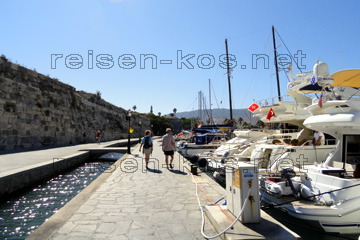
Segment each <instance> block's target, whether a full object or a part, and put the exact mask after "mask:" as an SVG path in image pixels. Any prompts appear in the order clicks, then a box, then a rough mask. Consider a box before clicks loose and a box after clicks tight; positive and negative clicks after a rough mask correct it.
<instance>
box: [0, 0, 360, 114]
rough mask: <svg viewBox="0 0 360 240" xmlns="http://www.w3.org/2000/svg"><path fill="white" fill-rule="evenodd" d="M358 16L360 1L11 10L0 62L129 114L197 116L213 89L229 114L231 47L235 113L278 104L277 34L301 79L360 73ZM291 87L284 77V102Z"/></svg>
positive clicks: (136, 0) (84, 4)
mask: <svg viewBox="0 0 360 240" xmlns="http://www.w3.org/2000/svg"><path fill="white" fill-rule="evenodd" d="M359 9H360V1H357V0H349V1H340V0H339V1H333V0H326V1H322V0H321V1H310V0H304V1H289V0H277V1H270V0H261V1H260V0H256V1H255V0H254V1H243V0H230V1H214V0H206V1H205V0H198V1H193V0H191V1H190V0H182V1H170V0H98V1H97V0H61V1H60V0H52V1H37V0H34V1H25V0H23V1H19V0H13V1H2V4H1V10H2V11H1V12H2V24H1V26H2V34H1V37H0V54H4V55H5V56H6V57H7V58H8V59H9V60H11V61H13V62H15V63H18V64H21V65H23V66H25V67H28V68H30V69H36V70H37V71H38V72H40V73H43V74H45V75H50V77H53V78H57V79H59V80H60V81H61V82H64V83H66V84H70V85H72V86H74V87H75V88H76V89H77V90H83V91H86V92H90V93H96V92H97V91H100V92H101V96H102V98H103V99H105V100H106V101H108V102H110V103H112V104H114V105H116V106H119V107H122V108H124V109H130V108H132V107H133V106H134V105H136V107H137V108H136V111H137V112H141V113H148V112H149V111H150V107H151V106H153V111H154V113H155V114H157V113H159V112H160V113H161V114H162V115H164V114H169V113H171V112H173V109H174V108H176V109H177V111H178V112H183V111H191V110H197V109H198V99H197V97H198V92H199V91H202V92H203V93H204V96H205V97H206V99H207V100H208V99H209V79H211V89H212V90H211V99H212V108H229V92H228V80H227V75H226V64H225V58H224V54H225V38H227V40H228V49H229V54H231V59H230V64H231V67H232V69H233V71H232V79H231V92H232V103H233V108H237V109H239V108H247V107H248V106H250V105H251V104H252V103H253V101H254V100H255V101H258V100H262V99H266V98H271V97H275V96H276V95H277V86H276V75H275V67H274V57H273V54H274V52H273V42H272V35H271V28H272V26H273V25H274V26H275V29H276V32H277V33H278V34H277V33H276V34H275V35H276V38H275V41H276V46H277V51H278V54H281V55H280V56H282V63H283V64H282V66H283V67H284V68H285V67H286V66H288V63H289V62H292V63H293V64H294V65H295V63H294V61H293V59H291V58H290V57H289V56H290V54H291V55H292V56H293V57H294V56H295V57H296V56H297V58H294V59H295V60H298V61H299V63H300V65H301V66H300V67H301V68H302V69H301V70H302V71H311V70H312V68H313V66H314V64H315V63H316V61H317V60H319V61H323V62H326V63H327V64H328V65H329V70H330V73H333V72H336V71H339V70H341V69H350V68H360V64H359V61H358V57H359V56H360V41H359V39H360V32H359V31H358V30H359V29H360V18H359V16H358V10H359ZM279 35H280V37H281V39H282V40H283V41H284V43H283V42H282V41H281V39H280V37H279ZM287 48H288V49H289V51H290V53H289V52H288V51H287ZM299 71H300V70H298V69H297V68H296V67H294V73H297V72H299ZM287 83H288V79H287V77H286V75H285V72H284V71H282V72H280V89H281V94H282V95H285V94H286V85H287ZM207 106H209V104H208V105H207Z"/></svg>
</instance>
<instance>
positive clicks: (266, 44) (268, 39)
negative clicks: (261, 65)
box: [241, 31, 271, 107]
mask: <svg viewBox="0 0 360 240" xmlns="http://www.w3.org/2000/svg"><path fill="white" fill-rule="evenodd" d="M270 38H271V31H269V35H268V38H267V40H266V43H265V46H264V49H263V52H265V50H266V49H267V48H268V45H269V42H270ZM255 70H256V71H255V72H254V74H253V76H252V78H251V81H250V85H249V87H248V89H247V91H246V93H245V94H244V98H243V102H242V104H241V107H243V106H244V103H245V101H246V99H247V95H248V93H249V92H250V88H251V87H252V85H253V82H254V79H255V77H256V75H257V73H258V71H257V70H258V68H256V69H255Z"/></svg>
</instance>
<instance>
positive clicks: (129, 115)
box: [126, 110, 131, 154]
mask: <svg viewBox="0 0 360 240" xmlns="http://www.w3.org/2000/svg"><path fill="white" fill-rule="evenodd" d="M130 119H131V111H130V110H129V111H128V112H127V115H126V120H128V145H127V153H128V154H131V151H130Z"/></svg>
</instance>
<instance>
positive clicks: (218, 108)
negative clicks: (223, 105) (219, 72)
mask: <svg viewBox="0 0 360 240" xmlns="http://www.w3.org/2000/svg"><path fill="white" fill-rule="evenodd" d="M211 88H212V90H213V93H214V96H215V101H216V105H217V107H218V110H220V107H219V103H218V100H217V98H216V94H215V90H214V86H213V85H212V83H211ZM218 112H219V113H220V118H221V119H222V118H223V117H222V114H221V111H218Z"/></svg>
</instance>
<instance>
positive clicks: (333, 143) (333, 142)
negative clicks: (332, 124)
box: [325, 139, 336, 145]
mask: <svg viewBox="0 0 360 240" xmlns="http://www.w3.org/2000/svg"><path fill="white" fill-rule="evenodd" d="M325 145H336V139H325Z"/></svg>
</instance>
